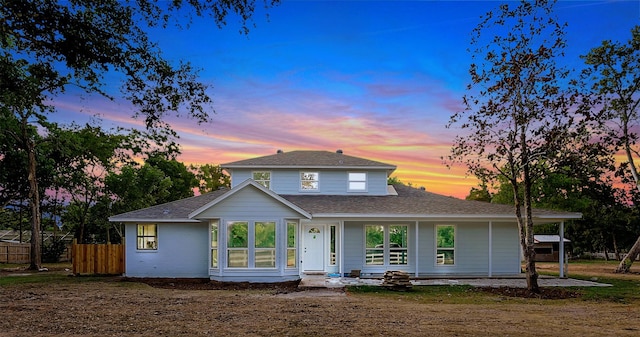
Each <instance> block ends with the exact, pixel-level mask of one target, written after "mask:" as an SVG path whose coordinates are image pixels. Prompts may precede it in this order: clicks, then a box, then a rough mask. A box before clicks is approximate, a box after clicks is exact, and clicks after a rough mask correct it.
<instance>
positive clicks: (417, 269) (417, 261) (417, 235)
mask: <svg viewBox="0 0 640 337" xmlns="http://www.w3.org/2000/svg"><path fill="white" fill-rule="evenodd" d="M418 227H420V226H419V222H418V221H416V235H415V238H416V244H415V248H414V249H415V253H416V257H415V259H416V261H415V262H414V263H415V264H416V276H415V277H418V272H419V267H418V265H419V264H420V263H419V262H420V261H419V260H418V257H419V256H420V253H419V248H420V246H419V243H418V242H420V240H418V238H419V233H418V232H419V228H418Z"/></svg>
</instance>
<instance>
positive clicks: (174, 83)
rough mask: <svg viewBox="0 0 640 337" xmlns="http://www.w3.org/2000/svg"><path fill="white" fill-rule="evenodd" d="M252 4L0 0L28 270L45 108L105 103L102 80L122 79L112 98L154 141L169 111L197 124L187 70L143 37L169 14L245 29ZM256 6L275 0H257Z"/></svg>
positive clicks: (201, 111) (4, 83)
mask: <svg viewBox="0 0 640 337" xmlns="http://www.w3.org/2000/svg"><path fill="white" fill-rule="evenodd" d="M255 2H256V0H217V1H216V0H212V1H204V2H201V1H190V0H189V1H186V0H185V1H181V0H178V1H170V2H156V1H150V0H131V1H117V0H103V1H89V0H70V1H39V0H0V17H2V20H0V118H2V119H3V120H2V121H0V124H2V125H10V126H11V127H10V128H6V129H2V130H0V132H4V133H5V134H6V136H7V137H11V138H12V139H13V140H14V141H15V143H16V144H17V145H18V148H19V149H20V150H21V151H23V152H24V153H25V154H26V156H25V157H26V158H27V159H28V160H27V167H28V170H27V172H28V173H27V179H26V180H28V185H29V205H30V209H31V222H32V235H33V237H32V240H31V245H32V249H31V266H30V268H31V269H39V268H40V267H41V260H40V243H39V240H37V239H36V238H37V235H38V233H39V232H40V223H41V221H40V216H41V212H40V209H39V207H40V195H39V191H38V184H37V182H38V179H37V173H36V172H37V166H38V162H37V152H38V150H39V149H38V148H39V143H38V142H37V140H36V139H35V138H34V133H33V130H34V129H36V128H40V129H41V130H42V129H44V130H45V132H46V126H47V120H48V116H49V114H51V113H53V112H55V109H54V107H53V105H52V102H54V101H55V98H56V97H57V96H58V95H59V94H60V93H62V92H64V91H65V90H66V89H67V88H69V87H75V88H79V89H81V90H83V91H85V92H87V93H96V94H100V95H104V96H106V97H109V98H113V97H114V94H113V93H109V92H108V90H107V89H106V87H107V86H106V83H105V81H104V78H105V75H106V74H107V73H116V74H117V75H116V76H114V77H115V78H121V79H122V86H121V96H122V97H124V98H125V99H127V100H128V101H130V102H131V103H132V105H133V106H134V107H135V112H134V114H135V116H137V117H140V118H142V119H143V120H144V122H145V125H146V127H147V128H148V129H150V130H152V133H153V134H156V135H157V134H160V135H162V134H167V133H168V134H169V135H171V134H172V133H171V132H170V131H168V130H170V127H169V125H168V124H167V123H166V122H165V118H164V117H166V116H167V115H168V114H173V115H180V114H184V115H187V116H190V117H193V118H194V119H196V120H197V121H198V122H206V121H208V119H209V111H210V107H209V103H210V102H211V99H210V97H209V95H208V94H207V89H208V86H207V85H205V84H203V83H201V82H199V81H198V80H197V78H196V72H195V71H194V69H193V68H192V67H191V66H190V65H189V64H188V63H183V62H180V63H172V62H170V61H168V60H167V59H165V58H164V57H163V55H162V53H161V51H160V49H159V47H158V46H157V44H156V43H154V42H153V41H150V40H149V37H148V35H147V33H146V31H147V30H146V29H147V28H148V27H153V26H161V27H162V26H165V27H166V26H167V25H169V24H173V23H174V22H177V21H172V18H173V17H172V14H173V13H178V12H179V15H177V16H179V17H181V18H182V17H184V14H185V13H188V15H198V16H209V17H211V18H212V19H213V23H214V24H217V25H218V26H221V25H224V24H225V22H226V21H225V20H226V19H227V16H228V15H229V14H236V15H237V17H238V18H239V20H240V22H241V23H242V25H243V29H242V31H243V32H246V31H247V23H248V22H250V20H251V17H252V15H253V13H254V8H255ZM263 2H264V5H265V7H269V6H272V5H273V4H274V3H276V2H277V0H271V1H269V0H263Z"/></svg>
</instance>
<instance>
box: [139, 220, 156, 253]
mask: <svg viewBox="0 0 640 337" xmlns="http://www.w3.org/2000/svg"><path fill="white" fill-rule="evenodd" d="M136 227H137V229H136V232H137V234H136V242H137V244H136V249H138V250H157V249H158V225H156V224H138V225H137V226H136Z"/></svg>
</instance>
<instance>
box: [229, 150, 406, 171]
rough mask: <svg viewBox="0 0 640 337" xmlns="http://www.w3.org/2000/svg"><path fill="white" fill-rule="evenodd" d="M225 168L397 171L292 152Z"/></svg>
mask: <svg viewBox="0 0 640 337" xmlns="http://www.w3.org/2000/svg"><path fill="white" fill-rule="evenodd" d="M220 166H221V167H223V168H250V167H263V168H270V167H277V168H283V167H305V168H378V169H385V170H395V169H396V166H395V165H390V164H386V163H382V162H379V161H374V160H369V159H364V158H358V157H352V156H348V155H345V154H342V153H337V152H329V151H291V152H282V153H276V154H273V155H269V156H264V157H258V158H251V159H246V160H240V161H235V162H231V163H227V164H222V165H220Z"/></svg>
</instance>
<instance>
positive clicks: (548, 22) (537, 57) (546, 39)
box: [447, 0, 586, 292]
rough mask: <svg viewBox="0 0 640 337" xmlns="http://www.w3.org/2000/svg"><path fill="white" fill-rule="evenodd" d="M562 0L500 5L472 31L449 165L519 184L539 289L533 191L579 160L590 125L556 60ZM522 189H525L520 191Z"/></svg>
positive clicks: (530, 265)
mask: <svg viewBox="0 0 640 337" xmlns="http://www.w3.org/2000/svg"><path fill="white" fill-rule="evenodd" d="M554 4H555V1H546V0H538V1H535V2H529V1H520V2H519V3H518V4H517V5H514V6H511V5H512V4H511V3H508V4H502V5H500V6H499V7H498V8H497V10H496V11H495V13H494V12H489V13H487V14H486V15H485V16H483V17H482V21H481V22H480V24H479V25H478V26H477V27H476V28H475V29H474V31H473V35H472V41H471V44H472V49H471V50H470V51H471V52H472V58H473V60H474V63H472V64H471V65H470V67H469V73H470V75H471V84H469V86H468V94H466V95H465V96H464V97H463V101H464V104H465V110H463V111H461V112H458V113H456V114H454V115H453V116H452V117H451V119H450V123H449V127H451V126H453V125H459V126H460V128H461V129H462V131H461V135H460V136H457V137H456V139H455V140H454V145H453V147H452V150H451V154H450V155H449V157H448V158H447V160H448V162H449V163H454V162H464V164H465V165H466V166H467V168H468V170H469V172H470V173H471V174H473V175H475V176H477V177H479V178H480V179H481V181H487V182H492V181H494V180H495V179H496V178H497V177H500V176H501V177H503V178H505V179H506V180H507V181H508V182H509V184H510V186H511V187H512V188H513V191H514V193H513V196H514V204H515V207H514V209H515V213H516V214H515V215H516V218H517V220H518V225H519V229H520V244H521V247H522V250H523V252H524V257H525V262H526V269H527V284H528V288H529V290H531V291H534V292H536V291H538V284H537V273H536V271H535V261H534V256H535V252H534V250H533V219H532V216H531V214H532V213H531V212H532V210H531V207H532V191H531V188H532V186H533V183H534V182H535V180H536V179H538V178H540V177H541V176H543V175H544V174H546V173H547V172H546V169H547V168H549V167H551V168H553V167H555V165H556V164H558V163H559V162H561V161H567V160H569V159H573V158H580V157H583V156H584V155H585V152H584V151H583V150H582V149H583V148H585V147H586V146H585V144H586V142H585V143H583V142H581V140H582V139H583V138H585V137H584V136H585V133H586V129H585V127H584V126H582V125H579V124H577V123H576V115H575V113H574V112H573V110H572V108H574V107H575V106H576V100H577V94H576V93H575V92H573V93H572V92H569V91H568V90H565V89H564V84H565V83H566V82H570V81H569V75H570V72H569V71H568V70H566V69H562V68H560V67H558V66H557V65H556V60H557V59H558V58H559V57H562V56H563V49H564V46H565V41H564V27H565V25H566V24H563V23H560V22H558V21H557V19H556V18H555V17H554V16H553V15H552V13H553V6H554ZM521 188H522V189H523V191H522V193H520V189H521Z"/></svg>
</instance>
